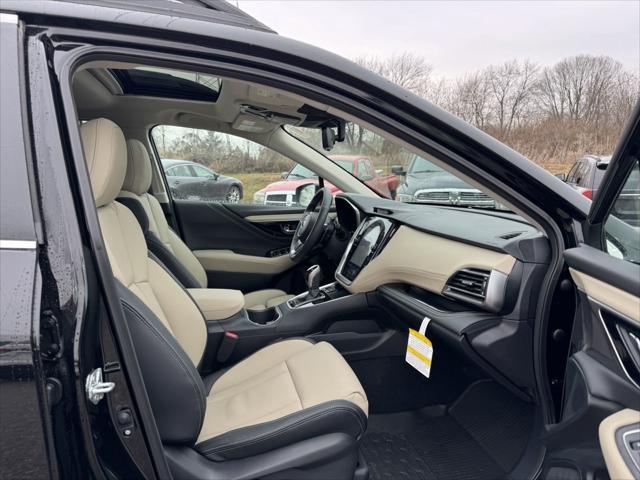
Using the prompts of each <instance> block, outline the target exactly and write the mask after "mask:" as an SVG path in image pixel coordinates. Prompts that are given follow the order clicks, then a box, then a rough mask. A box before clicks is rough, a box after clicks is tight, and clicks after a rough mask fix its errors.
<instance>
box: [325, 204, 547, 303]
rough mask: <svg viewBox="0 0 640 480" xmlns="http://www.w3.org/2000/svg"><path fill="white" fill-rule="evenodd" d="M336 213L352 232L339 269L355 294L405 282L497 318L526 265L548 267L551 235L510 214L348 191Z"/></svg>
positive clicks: (512, 300)
mask: <svg viewBox="0 0 640 480" xmlns="http://www.w3.org/2000/svg"><path fill="white" fill-rule="evenodd" d="M336 211H337V218H338V222H339V224H340V225H341V227H342V228H343V229H346V230H349V231H352V232H353V234H352V236H351V240H350V241H349V243H348V245H347V248H346V249H345V252H344V254H343V256H342V258H341V260H340V263H339V264H338V268H337V270H336V280H337V281H338V282H339V283H340V284H341V285H342V286H343V287H344V288H345V289H347V290H348V291H349V292H351V293H359V292H369V291H374V290H376V289H377V288H379V287H382V286H384V285H389V284H406V285H412V286H415V287H419V288H421V289H424V290H426V291H428V292H431V293H434V294H437V295H439V296H442V297H446V298H447V299H449V300H452V301H453V302H456V303H458V304H462V305H466V306H470V307H472V308H476V309H480V310H485V311H489V312H494V313H498V312H504V311H505V310H507V309H509V308H512V307H513V305H514V304H515V302H516V300H517V296H518V292H519V290H520V285H521V283H522V282H521V281H522V275H523V270H524V268H523V266H524V265H525V264H531V263H534V264H545V263H548V258H549V249H548V242H547V239H546V237H544V236H543V235H542V234H541V233H540V232H539V231H538V230H537V229H535V228H534V227H533V226H531V225H530V224H528V223H526V222H525V221H524V220H523V219H521V218H520V217H518V216H517V215H514V214H510V213H505V212H487V211H479V210H471V209H457V208H447V207H435V206H427V205H412V204H404V203H399V202H395V201H391V200H386V199H374V198H371V197H365V196H360V195H354V194H344V193H342V194H339V195H338V196H336Z"/></svg>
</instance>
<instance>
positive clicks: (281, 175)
mask: <svg viewBox="0 0 640 480" xmlns="http://www.w3.org/2000/svg"><path fill="white" fill-rule="evenodd" d="M287 175H289V172H282V173H281V174H280V178H281V179H283V180H285V179H286V178H287Z"/></svg>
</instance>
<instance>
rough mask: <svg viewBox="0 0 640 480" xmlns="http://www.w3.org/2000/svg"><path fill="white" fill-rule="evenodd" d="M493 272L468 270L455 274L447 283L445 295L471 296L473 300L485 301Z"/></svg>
mask: <svg viewBox="0 0 640 480" xmlns="http://www.w3.org/2000/svg"><path fill="white" fill-rule="evenodd" d="M490 276H491V272H489V271H486V270H478V269H471V268H466V269H464V270H459V271H457V272H456V273H454V274H453V276H452V277H451V278H449V280H448V281H447V285H446V286H445V293H450V294H451V293H452V294H458V295H463V296H469V297H471V298H473V299H476V300H479V301H483V300H484V299H485V297H486V294H487V284H488V283H489V277H490Z"/></svg>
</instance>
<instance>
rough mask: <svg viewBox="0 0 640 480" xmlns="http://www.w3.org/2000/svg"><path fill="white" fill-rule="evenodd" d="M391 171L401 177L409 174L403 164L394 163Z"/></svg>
mask: <svg viewBox="0 0 640 480" xmlns="http://www.w3.org/2000/svg"><path fill="white" fill-rule="evenodd" d="M391 173H393V174H394V175H399V176H401V177H404V176H405V175H406V174H407V172H406V171H405V170H404V168H402V165H393V166H392V167H391Z"/></svg>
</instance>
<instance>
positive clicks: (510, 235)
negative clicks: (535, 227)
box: [500, 232, 524, 240]
mask: <svg viewBox="0 0 640 480" xmlns="http://www.w3.org/2000/svg"><path fill="white" fill-rule="evenodd" d="M523 233H524V232H510V233H505V234H503V235H500V238H502V239H503V240H511V239H512V238H516V237H517V236H518V235H522V234H523Z"/></svg>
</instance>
